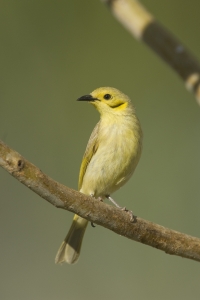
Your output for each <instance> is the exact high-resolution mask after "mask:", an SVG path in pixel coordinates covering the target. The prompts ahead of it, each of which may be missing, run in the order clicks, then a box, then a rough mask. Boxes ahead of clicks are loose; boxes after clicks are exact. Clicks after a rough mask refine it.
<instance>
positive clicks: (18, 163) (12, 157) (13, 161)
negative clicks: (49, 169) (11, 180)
mask: <svg viewBox="0 0 200 300" xmlns="http://www.w3.org/2000/svg"><path fill="white" fill-rule="evenodd" d="M6 162H7V164H8V165H9V166H10V168H12V173H13V172H19V171H21V170H22V169H23V168H24V166H25V162H24V160H23V159H22V157H21V156H20V155H16V154H13V153H8V154H7V156H6Z"/></svg>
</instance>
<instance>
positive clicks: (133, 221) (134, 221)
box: [106, 195, 137, 223]
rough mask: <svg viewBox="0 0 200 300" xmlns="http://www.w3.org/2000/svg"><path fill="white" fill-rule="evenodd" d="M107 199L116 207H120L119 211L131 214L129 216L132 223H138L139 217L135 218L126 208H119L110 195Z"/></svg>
mask: <svg viewBox="0 0 200 300" xmlns="http://www.w3.org/2000/svg"><path fill="white" fill-rule="evenodd" d="M106 198H108V200H110V201H111V202H112V203H113V204H114V205H115V206H116V207H118V208H119V209H121V210H123V211H125V212H127V213H128V214H129V216H130V221H131V222H132V223H136V222H137V216H135V215H134V214H133V212H132V211H131V210H128V209H127V208H126V207H121V206H119V205H118V204H117V203H116V202H115V201H114V200H113V199H112V198H111V197H110V196H109V195H107V196H106Z"/></svg>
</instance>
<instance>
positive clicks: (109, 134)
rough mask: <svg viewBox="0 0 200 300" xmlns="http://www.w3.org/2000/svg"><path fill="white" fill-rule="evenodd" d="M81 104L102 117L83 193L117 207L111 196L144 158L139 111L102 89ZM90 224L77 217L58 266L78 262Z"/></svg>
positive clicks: (84, 171) (86, 159)
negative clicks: (142, 157) (109, 202)
mask: <svg viewBox="0 0 200 300" xmlns="http://www.w3.org/2000/svg"><path fill="white" fill-rule="evenodd" d="M78 101H87V102H89V103H91V104H92V105H93V106H94V107H95V108H96V109H97V110H98V111H99V113H100V121H99V122H98V123H97V125H96V126H95V128H94V130H93V132H92V134H91V136H90V139H89V142H88V144H87V147H86V150H85V154H84V156H83V160H82V164H81V168H80V173H79V184H78V187H79V191H80V192H81V193H83V194H86V195H90V196H93V197H95V198H99V197H100V198H101V199H104V198H108V199H110V200H111V201H112V202H113V203H114V204H116V203H115V201H114V200H113V199H112V198H111V197H110V195H111V194H112V193H113V192H115V191H116V190H118V189H119V188H120V187H121V186H123V185H124V184H125V183H126V182H127V181H128V180H129V178H130V177H131V176H132V174H133V172H134V170H135V167H136V166H137V163H138V161H139V158H140V154H141V148H142V130H141V127H140V122H139V120H138V118H137V116H136V113H135V108H134V106H133V104H132V102H131V100H130V98H129V97H128V96H126V95H125V94H123V93H122V92H120V91H119V90H117V89H115V88H112V87H101V88H98V89H96V90H94V91H93V92H92V93H91V94H89V95H85V96H82V97H80V98H78ZM116 205H117V204H116ZM117 206H118V205H117ZM118 207H119V206H118ZM87 224H88V221H87V220H85V219H83V218H81V217H79V216H78V215H74V218H73V222H72V225H71V228H70V229H69V232H68V234H67V236H66V238H65V240H64V241H63V242H62V244H61V246H60V248H59V250H58V253H57V255H56V258H55V262H56V263H62V262H67V263H69V264H73V263H75V262H76V261H77V260H78V258H79V255H80V250H81V244H82V240H83V236H84V233H85V230H86V227H87Z"/></svg>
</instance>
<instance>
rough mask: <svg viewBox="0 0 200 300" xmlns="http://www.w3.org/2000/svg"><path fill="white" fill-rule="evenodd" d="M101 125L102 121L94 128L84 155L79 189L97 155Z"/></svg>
mask: <svg viewBox="0 0 200 300" xmlns="http://www.w3.org/2000/svg"><path fill="white" fill-rule="evenodd" d="M99 125H100V121H99V122H98V123H97V125H96V126H95V127H94V129H93V131H92V134H91V136H90V139H89V141H88V144H87V147H86V150H85V153H84V155H83V159H82V163H81V167H80V172H79V181H78V189H79V190H80V189H81V186H82V183H83V177H84V175H85V172H86V170H87V166H88V164H89V163H90V161H91V159H92V157H93V155H94V154H95V153H96V151H97V149H98V146H99V145H98V132H99Z"/></svg>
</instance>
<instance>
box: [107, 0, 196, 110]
mask: <svg viewBox="0 0 200 300" xmlns="http://www.w3.org/2000/svg"><path fill="white" fill-rule="evenodd" d="M102 1H103V2H105V3H106V4H107V5H108V7H109V8H110V9H111V11H112V13H113V15H114V16H115V17H116V18H117V20H118V21H119V22H121V23H122V25H123V26H124V27H125V28H126V29H127V30H129V31H130V33H131V34H132V35H133V36H134V37H135V38H136V39H140V40H142V41H143V42H144V43H146V44H147V45H148V46H149V47H150V48H151V49H152V50H153V51H154V52H156V53H157V54H158V55H159V56H160V57H161V58H162V59H163V60H164V61H165V62H166V63H167V64H169V65H170V66H171V67H172V68H173V69H174V70H175V71H176V72H177V73H178V74H179V76H180V77H181V78H182V79H183V80H184V82H185V85H186V88H187V89H188V90H189V91H192V92H193V93H194V94H195V96H196V99H197V102H198V104H199V105H200V64H199V62H198V60H197V59H196V58H195V57H194V56H193V55H192V54H191V53H190V52H189V51H188V49H186V48H185V46H184V45H183V44H182V43H181V42H180V41H179V40H178V39H177V38H176V37H174V36H173V34H172V33H170V32H169V31H168V30H166V29H165V28H164V27H163V26H162V25H161V24H159V23H158V22H157V21H156V20H155V18H154V17H153V16H152V15H151V14H150V13H149V12H148V11H147V10H146V9H145V8H144V7H143V6H142V5H141V4H140V3H139V1H137V0H102Z"/></svg>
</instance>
